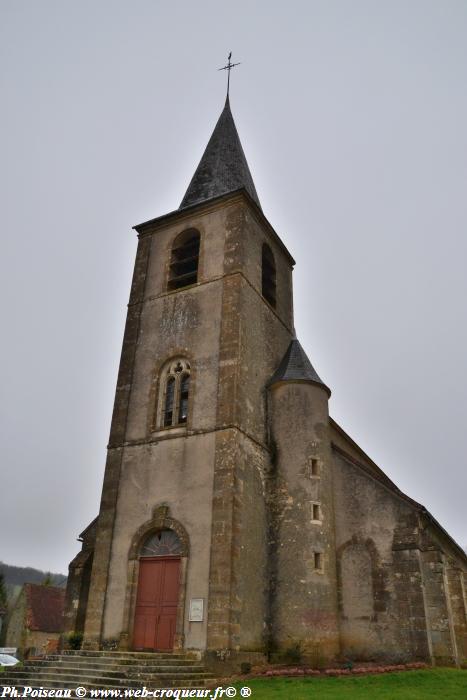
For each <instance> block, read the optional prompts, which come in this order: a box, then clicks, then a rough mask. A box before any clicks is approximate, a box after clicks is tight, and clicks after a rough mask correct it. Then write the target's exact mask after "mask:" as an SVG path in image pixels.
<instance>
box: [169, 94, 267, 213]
mask: <svg viewBox="0 0 467 700" xmlns="http://www.w3.org/2000/svg"><path fill="white" fill-rule="evenodd" d="M241 187H244V188H245V189H246V191H247V192H248V194H249V195H250V197H251V198H252V199H254V201H255V202H256V204H257V205H258V206H259V207H260V208H261V205H260V203H259V199H258V195H257V194H256V190H255V186H254V183H253V178H252V177H251V173H250V169H249V167H248V163H247V160H246V158H245V154H244V152H243V148H242V144H241V143H240V139H239V136H238V133H237V129H236V126H235V122H234V120H233V117H232V112H231V111H230V103H229V97H228V96H227V99H226V101H225V106H224V109H223V111H222V114H221V115H220V117H219V119H218V122H217V124H216V127H215V129H214V131H213V132H212V136H211V138H210V139H209V143H208V145H207V146H206V150H205V151H204V154H203V157H202V158H201V160H200V163H199V165H198V167H197V168H196V172H195V174H194V175H193V177H192V180H191V182H190V184H189V186H188V189H187V191H186V193H185V196H184V197H183V200H182V203H181V204H180V209H184V208H185V207H189V206H191V205H193V204H199V203H200V202H204V201H206V200H208V199H212V198H213V197H218V196H220V195H222V194H227V193H228V192H234V191H235V190H238V189H240V188H241Z"/></svg>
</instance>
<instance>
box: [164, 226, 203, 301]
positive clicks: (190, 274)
mask: <svg viewBox="0 0 467 700" xmlns="http://www.w3.org/2000/svg"><path fill="white" fill-rule="evenodd" d="M198 261H199V231H197V230H196V229H194V228H190V229H187V230H186V231H183V233H181V234H180V235H179V236H177V237H176V239H175V240H174V242H173V246H172V254H171V257H170V271H169V282H168V289H169V291H171V290H173V289H182V287H188V285H190V284H195V283H196V282H197V281H198Z"/></svg>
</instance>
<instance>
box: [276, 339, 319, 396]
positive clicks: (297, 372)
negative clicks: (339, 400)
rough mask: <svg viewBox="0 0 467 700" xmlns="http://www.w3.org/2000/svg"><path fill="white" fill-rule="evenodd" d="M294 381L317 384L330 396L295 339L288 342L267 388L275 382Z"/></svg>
mask: <svg viewBox="0 0 467 700" xmlns="http://www.w3.org/2000/svg"><path fill="white" fill-rule="evenodd" d="M294 381H295V382H312V383H313V384H319V385H320V386H321V387H323V389H324V390H325V391H326V392H327V393H328V396H331V390H330V389H329V387H327V386H326V384H325V383H324V382H323V381H322V380H321V379H320V377H319V376H318V374H317V372H316V371H315V369H314V367H313V365H312V364H311V362H310V360H309V359H308V357H307V354H306V352H305V351H304V349H303V348H302V346H301V345H300V343H299V342H298V340H297V338H294V339H293V340H291V341H290V345H289V347H288V348H287V352H286V353H285V355H284V357H283V358H282V361H281V363H280V365H279V367H278V368H277V369H276V371H275V372H274V374H273V375H272V377H271V379H270V380H269V382H268V386H271V384H275V383H276V382H294Z"/></svg>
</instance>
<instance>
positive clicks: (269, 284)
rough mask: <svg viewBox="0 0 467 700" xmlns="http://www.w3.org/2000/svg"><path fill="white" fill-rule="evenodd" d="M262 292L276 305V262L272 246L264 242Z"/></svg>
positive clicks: (272, 304) (267, 299)
mask: <svg viewBox="0 0 467 700" xmlns="http://www.w3.org/2000/svg"><path fill="white" fill-rule="evenodd" d="M261 263H262V264H261V293H262V295H263V297H264V298H265V299H266V301H268V302H269V303H270V304H271V306H273V307H274V308H275V306H276V263H275V261H274V255H273V254H272V250H271V248H270V247H269V246H268V244H267V243H263V250H262V260H261Z"/></svg>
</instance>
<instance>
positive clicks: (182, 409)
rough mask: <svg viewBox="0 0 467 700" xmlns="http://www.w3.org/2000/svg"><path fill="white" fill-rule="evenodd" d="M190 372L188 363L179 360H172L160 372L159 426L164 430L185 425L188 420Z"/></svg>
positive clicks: (181, 359)
mask: <svg viewBox="0 0 467 700" xmlns="http://www.w3.org/2000/svg"><path fill="white" fill-rule="evenodd" d="M190 371H191V370H190V363H189V362H188V361H187V360H185V359H183V358H180V359H177V360H172V361H171V362H170V364H169V365H168V366H167V367H166V368H165V370H164V371H163V372H162V377H161V387H162V390H163V397H162V411H161V420H160V425H161V426H162V427H164V428H170V427H175V426H180V425H185V424H186V422H187V420H188V405H189V403H188V399H189V393H190Z"/></svg>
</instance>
